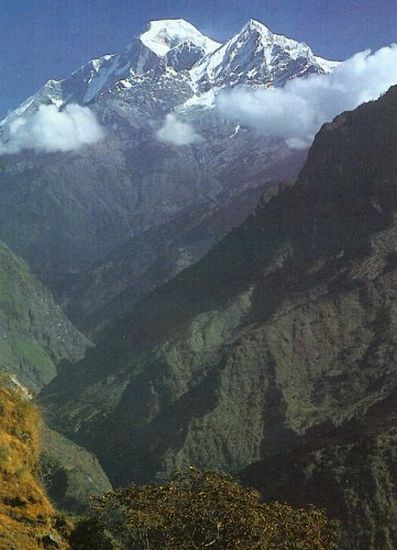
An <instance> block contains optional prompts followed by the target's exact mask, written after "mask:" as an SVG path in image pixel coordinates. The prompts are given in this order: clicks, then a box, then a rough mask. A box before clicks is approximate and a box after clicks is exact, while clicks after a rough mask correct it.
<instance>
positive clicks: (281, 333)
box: [42, 88, 397, 549]
mask: <svg viewBox="0 0 397 550" xmlns="http://www.w3.org/2000/svg"><path fill="white" fill-rule="evenodd" d="M396 147H397V88H392V89H391V90H390V91H389V92H388V93H387V94H386V95H385V96H383V97H382V98H381V99H380V100H378V101H377V102H373V103H370V104H366V105H363V106H362V107H360V108H358V109H357V110H356V111H354V112H351V113H345V114H343V115H341V116H339V117H338V118H337V119H335V121H334V122H333V123H332V124H328V125H325V126H324V127H323V129H322V131H321V132H320V133H319V135H318V136H317V137H316V139H315V142H314V144H313V147H312V149H311V151H310V153H309V156H308V161H307V163H306V165H305V167H304V169H303V171H302V172H301V174H300V176H299V178H298V180H297V182H296V183H295V185H293V186H287V187H284V188H282V189H281V190H279V192H278V193H275V195H274V196H272V197H269V196H268V197H265V198H264V199H263V201H262V203H261V205H260V206H259V207H258V208H257V210H256V212H255V214H254V215H251V216H250V217H249V218H248V219H247V220H246V222H245V223H244V224H243V225H242V226H241V227H240V228H239V229H236V230H234V231H232V232H231V233H230V234H229V235H228V236H227V237H226V238H225V239H224V240H223V241H222V242H221V243H219V244H218V245H217V246H215V247H214V248H213V249H212V250H211V252H210V253H209V254H208V255H206V256H205V257H204V258H203V259H202V260H201V261H200V262H199V263H198V264H197V265H195V266H193V267H190V268H188V269H186V270H185V271H183V272H182V273H180V274H179V275H177V276H176V277H175V278H174V279H173V280H172V281H170V282H169V283H167V284H166V285H164V286H162V287H161V288H159V289H158V290H156V291H154V292H153V293H152V294H150V295H149V296H148V297H147V298H145V299H144V300H142V301H141V302H139V303H138V304H136V306H135V308H134V313H133V314H132V315H129V316H128V317H126V318H125V319H123V320H122V321H121V322H119V323H118V324H116V325H115V326H114V327H113V328H112V329H110V330H109V331H108V332H107V333H106V334H105V335H104V337H103V340H102V341H101V342H100V343H99V344H98V346H97V348H96V349H94V350H92V351H90V352H89V353H88V354H87V356H86V358H85V359H84V360H83V361H81V362H80V363H79V364H78V365H77V366H76V367H73V368H72V371H71V372H72V376H70V371H68V372H66V371H64V372H62V371H61V372H60V373H59V375H58V377H57V378H56V379H55V380H53V382H52V383H51V384H50V385H49V386H48V387H47V388H46V389H45V390H44V392H43V394H42V403H43V404H44V405H45V406H46V407H48V408H49V412H50V414H51V415H52V425H53V426H54V427H55V428H56V429H59V430H61V431H63V432H64V433H65V434H66V435H67V436H68V437H70V438H72V439H73V440H75V441H76V442H78V443H82V444H84V445H86V446H87V447H88V448H89V449H90V450H92V451H94V452H95V453H96V454H97V456H98V457H99V459H100V461H101V463H102V464H103V466H104V469H105V471H106V472H107V474H108V475H109V477H110V479H111V480H112V482H114V483H115V484H116V485H118V484H124V483H126V482H128V481H131V480H133V481H135V482H138V483H143V482H146V481H148V480H153V479H163V478H166V477H168V476H169V475H170V474H171V473H173V472H174V471H175V470H177V469H180V468H183V467H184V466H187V465H189V464H195V465H197V466H200V467H207V468H221V469H226V470H230V471H237V470H241V469H242V468H244V467H247V466H249V465H250V464H252V463H253V462H258V461H261V462H262V464H265V465H266V464H272V463H273V464H278V460H279V459H278V458H275V457H279V456H280V455H282V456H283V457H284V459H283V460H285V461H287V462H288V461H291V460H294V457H295V456H296V455H295V454H293V453H297V452H299V449H303V451H302V452H303V453H304V454H303V455H299V454H298V457H300V458H299V460H298V461H297V464H296V471H297V472H298V474H299V475H300V476H301V477H300V478H299V477H298V478H297V481H296V491H297V494H296V495H295V498H296V499H306V498H307V500H308V501H310V499H311V495H312V494H314V493H316V491H317V493H316V494H317V496H318V495H319V490H318V488H316V483H315V480H316V479H325V481H324V483H326V484H328V485H327V486H331V485H332V484H333V480H335V484H336V486H335V487H334V493H331V496H330V498H331V500H332V498H333V497H332V495H335V499H336V500H335V502H336V501H337V504H335V509H334V513H335V515H338V516H339V517H340V516H341V514H342V515H343V514H346V517H347V520H346V523H345V538H346V537H347V540H349V537H352V540H355V541H358V542H357V544H361V545H362V544H363V541H364V539H365V538H366V537H367V540H368V541H370V543H369V544H370V546H367V547H369V548H374V549H377V548H383V546H382V544H383V543H384V547H385V548H392V547H393V543H394V542H395V536H396V535H395V530H394V527H392V523H393V524H394V519H395V518H394V515H393V514H394V511H395V507H396V502H397V500H396V485H395V482H396V475H395V452H396V447H395V437H394V431H395V428H394V424H393V423H392V421H391V419H390V423H389V420H388V414H385V415H383V417H382V415H381V414H380V413H379V414H378V413H376V411H377V410H378V409H377V407H379V408H380V409H381V408H382V407H383V406H384V405H382V403H383V404H385V403H390V408H391V410H392V411H393V415H394V413H395V404H396V401H395V395H396V394H395V392H396V386H397V383H396V349H397V348H396V345H397V341H396V338H397V337H396V335H397V330H396V326H397V309H396V297H397V294H396V293H397V255H396V249H395V243H396V237H397V224H396V222H395V213H396V210H397V187H396V186H397V179H396V174H397V156H396V154H395V151H396ZM373 415H375V418H376V419H378V420H376V422H379V426H377V427H376V429H375V428H374V432H373V434H372V435H368V434H367V433H366V429H367V428H366V426H367V420H366V419H371V418H373ZM382 418H383V420H382ZM393 418H394V416H393ZM368 422H369V420H368ZM371 422H372V421H371ZM376 422H375V421H374V426H375V425H376ZM393 422H394V420H393ZM349 426H350V427H354V429H353V428H349ZM368 429H369V428H368ZM313 434H314V435H313ZM316 434H319V437H320V436H321V438H322V439H321V440H320V442H319V443H318V447H317V448H316V447H315V446H314V449H313V450H311V448H309V450H307V448H306V444H307V441H309V442H310V441H312V440H314V439H315V435H316ZM344 434H347V435H346V436H345V435H344ZM348 437H350V438H351V439H350V440H349V439H348ZM315 445H317V443H315ZM316 449H317V450H316ZM291 453H292V454H291ZM364 457H367V460H366V461H364ZM272 461H273V462H272ZM280 471H281V472H282V471H283V470H281V467H280ZM284 471H286V472H287V471H288V466H287V467H286V468H285V470H284ZM294 471H295V470H294ZM302 472H303V473H302ZM288 475H289V474H288ZM263 476H264V480H265V481H264V482H263V484H262V486H263V491H264V492H265V493H266V487H265V485H266V479H268V478H266V474H263ZM302 476H303V477H302ZM304 476H306V478H307V476H309V482H307V484H306V485H305V483H304V482H305V479H306V478H305V477H304ZM324 476H325V477H324ZM343 476H345V477H343ZM310 478H312V480H310ZM344 479H350V480H351V486H350V487H351V490H350V491H349V490H346V489H343V483H344V481H343V480H344ZM284 481H285V489H284V491H285V494H287V495H289V494H294V492H295V485H294V484H295V481H293V482H292V481H291V479H290V478H288V476H287V474H285V479H281V480H280V486H282V484H283V482H284ZM306 487H311V490H312V493H306V494H305V492H304V491H306ZM300 488H301V489H300ZM300 490H301V491H302V494H300V493H299V491H300ZM271 494H275V492H274V493H271ZM320 496H321V495H320ZM360 499H361V500H360ZM317 500H319V498H317ZM332 502H333V501H332ZM332 502H331V503H329V502H328V505H329V506H328V507H329V509H330V510H331V512H332V510H333V508H332V506H333V504H332ZM386 503H387V504H386ZM326 504H327V503H326ZM386 512H387V513H386ZM355 522H356V523H357V525H354V523H355ZM346 529H348V531H347V534H346ZM380 541H383V542H382V543H381V542H380ZM379 544H380V546H379ZM371 545H372V546H371ZM358 547H360V548H361V547H362V546H358Z"/></svg>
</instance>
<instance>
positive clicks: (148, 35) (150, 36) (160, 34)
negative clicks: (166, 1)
mask: <svg viewBox="0 0 397 550" xmlns="http://www.w3.org/2000/svg"><path fill="white" fill-rule="evenodd" d="M139 38H140V40H141V42H142V43H143V44H144V45H145V46H146V47H147V48H149V49H150V50H151V51H153V52H154V53H155V54H156V55H158V56H159V57H163V56H165V55H166V54H167V53H168V52H169V51H170V50H171V49H172V48H174V47H176V46H179V45H180V44H182V43H184V42H191V43H192V44H194V45H196V46H199V47H200V48H202V49H203V50H204V51H205V53H211V52H213V51H214V50H216V49H217V48H219V46H220V45H221V44H219V43H218V42H216V41H215V40H212V39H211V38H209V37H208V36H205V35H204V34H202V33H201V32H200V31H199V30H198V29H196V27H195V26H194V25H192V24H191V23H189V22H188V21H186V20H185V19H162V20H159V21H151V22H150V23H149V26H148V28H147V30H146V31H145V32H144V33H143V34H141V36H140V37H139Z"/></svg>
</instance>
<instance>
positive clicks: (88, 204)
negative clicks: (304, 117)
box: [0, 20, 335, 333]
mask: <svg viewBox="0 0 397 550" xmlns="http://www.w3.org/2000/svg"><path fill="white" fill-rule="evenodd" d="M221 46H222V47H221ZM334 66H335V64H334V63H332V62H327V61H326V60H323V59H320V58H318V57H316V56H315V55H314V54H313V52H312V51H311V50H310V48H309V47H308V46H306V45H304V44H299V43H297V42H295V41H293V40H290V39H287V38H286V37H282V36H278V35H275V34H274V33H272V32H271V31H270V30H269V29H267V28H266V27H265V26H264V25H262V24H260V23H258V22H254V21H251V22H250V23H249V24H247V25H246V26H245V27H244V28H243V29H242V31H241V32H240V33H238V34H237V35H236V36H234V37H233V38H232V39H231V40H230V41H228V42H227V43H226V44H224V45H221V44H218V43H216V42H214V41H213V40H211V39H210V38H208V37H206V36H204V35H203V34H202V33H200V32H199V31H198V30H197V29H195V28H194V27H193V26H192V25H190V24H189V23H187V22H185V21H180V20H177V21H160V22H153V23H152V24H151V25H150V26H149V29H148V30H147V31H146V32H145V33H143V34H142V35H140V36H138V37H137V38H136V39H135V40H134V41H133V42H132V44H130V45H129V46H128V47H127V48H126V49H125V50H124V51H122V52H120V53H119V54H117V55H110V56H109V55H106V56H104V57H102V58H100V59H95V60H91V61H90V62H89V63H88V64H87V65H85V66H84V67H82V68H80V69H79V70H78V71H76V72H75V73H73V74H72V75H71V76H70V77H68V78H66V79H64V80H62V81H49V82H48V83H47V84H46V85H45V86H44V87H43V89H42V90H40V91H39V92H38V93H37V94H36V95H35V96H33V97H32V98H29V99H28V100H27V101H26V102H25V103H24V104H23V105H21V106H20V107H19V108H18V109H16V110H15V111H14V112H13V113H11V114H10V115H9V116H8V117H7V118H6V119H5V120H4V121H3V122H2V123H1V124H0V135H2V136H3V140H5V139H7V135H8V134H7V132H8V128H9V126H10V124H11V123H12V122H13V121H15V120H17V119H18V117H22V116H24V117H28V116H30V115H31V114H32V113H34V112H35V111H36V110H37V109H38V107H39V106H40V105H55V106H56V107H57V108H58V109H63V108H64V107H65V106H66V105H68V104H70V103H79V104H81V105H85V106H89V107H90V109H91V110H92V111H93V112H94V113H95V115H96V117H97V119H98V121H99V122H100V124H101V126H102V127H103V129H104V132H105V138H104V140H103V141H101V142H99V143H97V144H95V145H92V146H90V147H85V148H83V149H80V150H78V151H75V152H69V153H52V154H42V153H41V154H36V153H32V152H30V151H23V152H22V153H20V154H19V155H8V156H3V157H2V159H1V164H2V169H1V170H0V238H1V239H3V240H4V241H5V242H6V243H7V244H8V245H9V246H10V247H11V248H12V249H13V250H14V251H15V252H16V253H17V254H19V255H20V256H21V257H23V258H24V259H26V260H27V261H28V263H29V265H31V267H32V269H33V271H34V272H35V273H36V274H37V275H38V276H39V278H40V279H41V280H42V282H44V284H45V285H46V286H48V287H49V288H50V289H51V290H52V292H53V293H54V295H55V297H56V300H57V302H59V303H61V304H62V306H64V308H65V310H66V312H67V313H68V315H70V316H71V318H72V321H73V322H75V323H76V324H77V326H78V327H79V328H81V329H84V330H88V331H90V333H91V332H94V331H96V330H97V329H98V328H100V327H98V326H92V325H93V320H95V319H98V320H100V321H101V323H100V324H102V322H103V320H102V319H101V316H98V315H97V305H96V304H95V301H94V300H92V299H91V298H90V296H94V295H97V294H102V288H101V285H102V280H101V278H99V280H98V286H97V284H96V281H97V280H96V279H95V280H93V279H91V286H90V288H87V272H89V271H92V270H93V269H95V270H96V272H98V269H99V270H101V271H104V270H107V265H108V262H109V258H110V257H112V256H113V255H114V254H120V250H121V249H122V246H123V244H125V246H126V249H125V252H124V256H127V254H128V250H129V247H130V245H131V242H133V241H135V242H137V241H139V240H142V239H143V240H145V239H146V237H147V236H148V235H150V234H153V233H157V239H158V240H159V241H161V234H162V233H161V232H162V227H164V225H167V224H168V227H172V225H175V226H177V225H178V224H179V227H180V229H181V230H182V231H185V233H181V234H180V235H174V237H173V239H175V240H176V239H179V240H184V245H183V247H184V250H185V251H186V253H185V256H184V257H185V260H184V262H179V261H178V259H176V260H175V261H174V262H173V263H172V265H170V266H169V269H166V270H165V273H164V277H162V278H161V277H159V278H158V281H157V282H156V284H158V283H161V282H165V281H166V280H167V279H168V278H169V277H170V276H172V275H173V274H174V273H175V272H177V271H179V267H178V266H180V265H183V266H185V265H186V262H187V261H189V264H191V263H194V262H195V261H197V260H198V259H199V258H200V257H201V256H202V254H203V253H205V252H207V251H208V249H209V248H210V247H211V246H212V245H213V243H214V241H213V238H212V239H207V240H206V236H205V232H203V233H202V234H199V230H200V228H202V227H204V225H203V224H202V219H203V218H204V217H205V216H208V217H209V218H210V219H211V212H212V211H213V210H214V208H215V209H222V207H224V205H225V204H226V203H230V202H231V201H235V203H234V204H235V205H236V204H238V202H237V201H238V200H239V196H240V194H241V192H242V191H247V192H249V191H250V190H252V191H253V192H254V191H255V189H257V188H258V182H261V185H262V186H265V185H267V184H269V183H272V182H278V181H281V180H283V179H289V178H293V179H295V177H296V175H297V173H298V171H299V170H300V168H301V167H302V165H303V161H304V157H305V152H302V151H300V152H297V151H293V150H291V149H290V148H289V147H288V146H287V145H286V143H285V142H284V141H282V140H274V139H272V140H271V139H269V138H267V137H264V136H257V135H256V134H255V133H254V132H252V131H250V130H248V129H247V128H239V127H237V128H236V126H235V124H232V123H230V122H227V121H225V120H224V119H223V118H222V117H221V116H220V114H219V113H218V110H217V109H215V108H214V105H215V98H216V95H217V93H218V92H219V91H220V90H221V89H222V88H224V87H231V86H234V85H237V84H244V83H245V84H246V85H250V86H251V85H252V86H256V87H258V86H259V87H261V86H262V87H264V86H270V85H275V86H281V85H283V84H284V83H285V82H286V81H287V80H289V79H291V78H300V77H304V76H307V75H309V74H313V73H324V72H328V71H331V70H332V69H333V67H334ZM230 71H233V75H234V77H233V78H234V80H233V79H232V77H231V75H232V73H231V72H230ZM225 75H229V76H230V78H229V79H228V78H226V76H225ZM170 113H173V114H174V116H176V117H177V118H178V120H179V121H180V122H181V123H184V124H189V125H191V127H192V128H194V132H195V135H196V136H200V137H198V138H197V139H195V140H193V141H192V142H191V143H189V142H187V143H186V144H185V145H183V146H179V147H178V146H176V145H175V144H173V143H172V139H171V141H168V142H167V141H166V142H165V143H164V140H163V141H160V140H159V139H158V137H157V132H158V130H159V129H161V128H162V127H163V125H164V121H165V117H166V115H167V114H170ZM171 134H172V132H171ZM171 138H172V135H171ZM205 207H208V210H207V211H206V210H205ZM251 207H252V204H251V202H244V201H242V202H241V209H240V210H241V212H240V215H239V217H238V218H236V217H235V216H234V213H235V212H236V208H235V207H234V208H231V209H230V212H231V215H230V216H227V212H228V210H227V209H225V210H224V214H223V216H222V219H223V220H224V224H223V226H222V227H219V230H218V231H217V233H216V234H214V235H216V238H217V239H220V238H222V237H223V236H224V235H225V234H226V233H227V232H228V231H229V230H230V229H231V228H232V227H234V226H236V224H237V225H238V224H239V223H241V222H242V221H243V219H244V218H245V217H246V216H247V215H248V213H250V212H251V211H252V210H251ZM203 208H204V209H203ZM200 212H201V214H200ZM190 213H191V214H192V218H191V219H192V221H193V220H196V222H197V225H196V226H195V227H193V225H192V223H190V224H186V225H185V226H184V227H183V228H182V226H181V224H180V223H179V220H180V219H181V218H183V217H185V218H186V216H188V215H189V214H190ZM209 223H211V221H210V222H209ZM192 233H194V234H195V235H196V237H197V239H199V240H200V241H201V244H202V246H201V248H200V252H199V253H197V246H196V244H197V243H196V241H195V240H189V235H192ZM166 235H167V237H166V238H165V240H164V242H159V246H158V248H159V255H158V256H151V263H150V265H148V260H149V257H148V256H146V255H143V256H140V255H139V256H138V257H136V259H135V264H136V269H137V271H138V272H140V273H142V274H143V273H144V272H145V271H146V270H147V269H148V268H150V269H151V270H152V271H153V270H157V266H158V264H159V263H160V262H161V261H162V257H163V251H164V249H166V248H167V247H168V242H169V232H166ZM101 266H102V267H101ZM126 277H127V272H126V273H123V278H124V279H126ZM79 289H81V291H82V293H83V294H82V295H81V296H80V295H78V292H79ZM125 290H126V289H125V288H124V286H123V287H121V288H119V287H118V284H117V281H115V282H114V284H113V285H112V287H111V288H110V293H109V303H108V304H104V307H105V310H106V311H111V310H112V309H113V308H114V304H115V302H114V300H116V302H119V303H123V302H124V297H123V293H124V291H125ZM144 290H145V289H143V288H141V287H140V285H134V284H132V287H131V289H129V290H128V291H129V293H130V294H134V295H137V296H140V294H141V293H142V292H143V291H144ZM105 310H104V311H105ZM123 313H125V311H124V310H123V309H121V310H120V311H114V314H115V315H114V316H115V317H116V318H117V317H119V316H120V315H122V314H123ZM112 319H113V316H111V317H110V318H108V319H106V320H105V321H106V322H109V321H111V320H112ZM94 325H95V323H94Z"/></svg>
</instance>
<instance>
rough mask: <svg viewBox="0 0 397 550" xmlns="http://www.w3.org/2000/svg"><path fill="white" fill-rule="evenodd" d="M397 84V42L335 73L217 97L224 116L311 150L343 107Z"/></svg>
mask: <svg viewBox="0 0 397 550" xmlns="http://www.w3.org/2000/svg"><path fill="white" fill-rule="evenodd" d="M393 84H397V45H396V44H393V45H391V46H388V47H385V48H381V49H380V50H378V51H377V52H375V53H373V54H371V52H370V51H364V52H360V53H358V54H356V55H354V56H353V57H352V58H351V59H349V60H347V61H345V62H344V63H341V65H339V66H338V67H337V68H336V69H335V71H334V72H333V73H330V74H327V75H315V76H312V77H309V78H306V79H295V80H291V81H289V82H287V84H286V85H285V87H284V88H268V89H252V88H248V87H242V88H236V89H234V90H231V91H228V92H226V91H225V92H222V93H221V94H219V96H218V98H217V108H218V109H219V111H220V112H221V114H222V115H223V116H224V117H225V118H227V119H229V120H231V121H233V122H237V123H241V124H245V125H247V126H249V127H251V128H254V129H256V130H257V131H259V132H260V133H262V134H265V135H268V136H271V137H278V138H283V139H285V140H286V141H287V142H288V143H289V145H290V146H291V147H293V148H298V149H299V148H305V147H308V146H309V145H310V143H311V142H312V140H313V137H314V136H315V134H316V133H317V132H318V130H319V129H320V128H321V126H322V125H323V124H324V123H325V122H327V121H330V120H332V119H333V118H334V117H335V116H336V115H337V114H339V113H341V112H342V111H346V110H351V109H355V108H356V107H358V105H360V104H361V103H364V102H366V101H370V100H374V99H377V98H378V97H379V96H380V95H381V94H382V93H384V92H386V91H387V90H388V89H389V88H390V86H392V85H393Z"/></svg>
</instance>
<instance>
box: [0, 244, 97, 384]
mask: <svg viewBox="0 0 397 550" xmlns="http://www.w3.org/2000/svg"><path fill="white" fill-rule="evenodd" d="M89 345H90V343H89V341H88V340H87V339H86V338H85V337H84V336H83V335H82V334H81V333H80V332H78V330H76V328H75V327H74V326H73V325H72V324H71V323H70V321H69V320H68V319H66V317H65V316H64V314H63V313H62V310H61V309H60V308H59V306H57V305H56V304H55V302H54V300H53V298H52V296H51V293H50V292H49V291H48V290H47V289H46V288H44V286H43V285H42V284H41V283H40V282H39V281H37V280H36V278H35V277H34V276H33V275H32V273H31V272H30V270H29V268H28V267H27V265H26V264H25V263H24V262H23V261H22V260H21V259H20V258H18V257H17V256H15V254H13V253H12V252H11V251H10V250H9V249H8V248H7V246H6V245H4V244H3V243H1V242H0V370H5V371H7V372H9V373H11V374H14V375H15V376H16V377H17V380H18V381H19V382H20V383H21V384H23V385H24V386H27V387H28V388H30V389H33V390H39V389H41V388H42V387H43V386H44V385H45V384H47V383H48V382H49V381H50V380H51V379H52V378H53V377H54V376H55V374H56V364H57V363H58V362H59V361H60V360H61V359H69V360H71V361H77V360H78V359H80V358H81V357H82V356H83V355H84V352H85V351H86V349H87V348H88V346H89Z"/></svg>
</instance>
